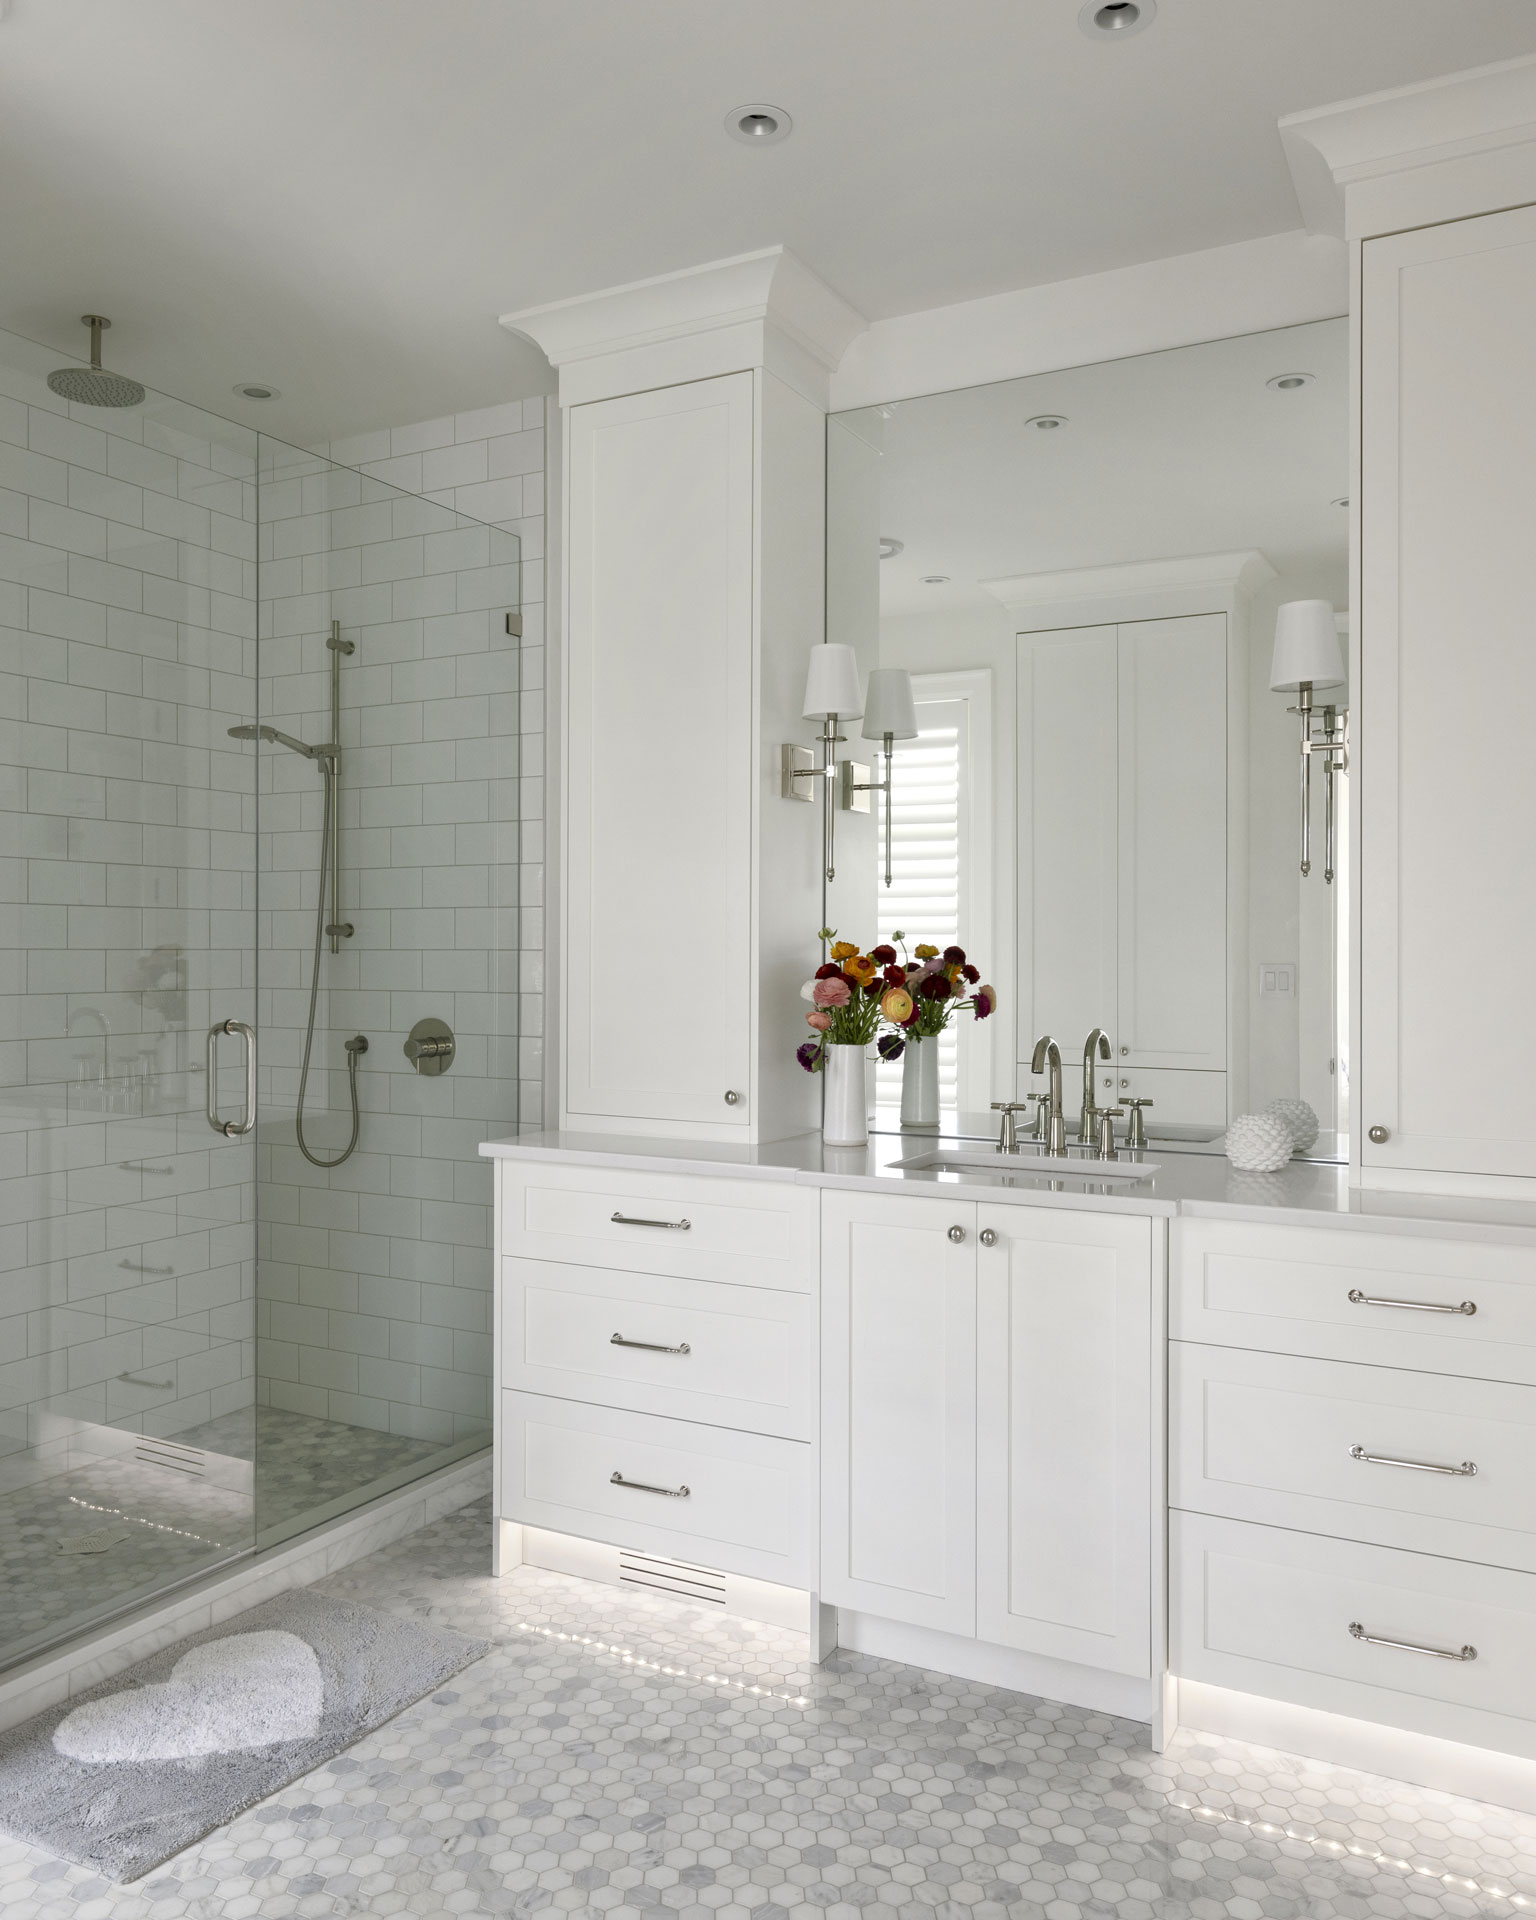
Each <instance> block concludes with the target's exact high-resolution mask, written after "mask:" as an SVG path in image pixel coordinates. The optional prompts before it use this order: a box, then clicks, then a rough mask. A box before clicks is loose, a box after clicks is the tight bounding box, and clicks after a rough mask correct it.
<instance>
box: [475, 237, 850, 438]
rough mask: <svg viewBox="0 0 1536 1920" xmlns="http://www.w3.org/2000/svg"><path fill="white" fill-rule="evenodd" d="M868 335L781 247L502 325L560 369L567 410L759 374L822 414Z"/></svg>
mask: <svg viewBox="0 0 1536 1920" xmlns="http://www.w3.org/2000/svg"><path fill="white" fill-rule="evenodd" d="M866 324H867V323H866V321H865V319H864V317H863V315H862V314H860V313H858V312H856V311H855V309H854V308H853V307H851V306H850V305H849V304H848V302H847V301H846V300H844V299H843V298H842V296H841V295H840V294H837V293H834V292H833V290H832V288H831V287H829V286H828V285H827V284H826V282H825V281H824V280H821V279H819V278H818V277H817V275H815V274H814V273H812V272H811V270H810V268H809V267H808V266H806V265H805V263H804V261H802V260H800V259H798V258H797V257H796V256H795V255H794V254H793V253H791V252H790V251H789V249H788V248H787V247H764V248H761V249H760V250H759V251H758V252H756V253H741V254H736V255H735V256H734V257H732V258H731V259H728V260H714V261H710V262H708V263H707V264H706V265H704V266H699V267H687V268H684V269H683V270H682V271H681V272H678V273H663V274H658V275H656V276H655V277H654V278H652V279H649V280H632V281H630V282H628V283H627V284H626V285H624V286H619V287H608V288H605V289H603V290H602V291H600V292H597V293H587V294H580V295H578V296H577V297H576V298H575V299H572V300H556V301H552V302H551V303H550V304H548V305H547V306H541V307H525V308H523V309H522V310H521V311H520V312H517V313H505V314H503V315H502V316H501V325H502V326H504V327H505V328H506V329H507V331H508V332H509V333H515V334H518V335H520V336H521V337H522V338H524V339H526V340H531V341H532V342H533V344H534V345H535V346H536V347H538V348H539V349H540V351H541V352H543V353H544V354H545V355H546V356H547V357H548V359H549V361H550V363H551V364H552V365H553V366H554V367H555V369H556V371H557V372H558V374H559V376H560V400H561V404H562V405H563V406H571V405H573V404H576V403H578V402H580V401H585V400H596V399H604V398H608V397H610V396H611V395H613V394H618V393H634V392H639V391H641V390H643V389H645V388H648V387H658V386H673V385H676V384H678V383H679V382H681V381H685V380H702V379H707V378H709V377H710V376H711V375H714V374H719V373H733V372H739V371H740V370H742V369H743V368H749V367H766V368H768V369H770V370H771V371H772V372H775V373H777V374H779V375H780V376H781V377H782V378H784V379H786V380H788V381H789V383H790V385H791V386H793V387H795V388H796V389H797V390H798V391H800V392H801V393H804V394H805V396H806V398H808V399H810V400H812V401H814V402H815V404H816V405H818V406H820V407H821V408H823V410H825V408H826V406H827V403H828V383H829V380H830V377H831V373H832V369H833V368H834V367H835V366H836V365H837V363H838V361H839V360H841V359H842V357H843V354H844V352H845V351H846V349H847V347H848V344H849V342H850V341H851V340H852V339H854V337H855V336H856V335H857V334H859V333H862V332H863V330H864V327H865V325H866Z"/></svg>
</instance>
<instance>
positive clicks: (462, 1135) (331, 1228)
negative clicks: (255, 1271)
mask: <svg viewBox="0 0 1536 1920" xmlns="http://www.w3.org/2000/svg"><path fill="white" fill-rule="evenodd" d="M545 415H546V402H545V401H544V400H542V399H536V400H531V401H523V402H519V401H513V402H510V403H507V404H505V405H502V406H498V407H492V408H486V409H482V410H480V411H478V412H476V413H473V414H460V415H457V416H454V417H448V418H444V419H441V420H432V421H423V422H419V423H417V424H415V425H413V426H408V427H401V428H395V429H393V430H389V431H385V432H380V433H375V434H369V435H365V436H361V437H359V438H357V439H354V440H352V441H348V442H338V443H335V444H333V445H331V446H330V447H325V448H318V449H315V450H314V454H315V456H316V457H315V458H314V459H312V460H311V461H309V462H305V461H303V460H302V459H300V458H297V457H296V456H295V455H294V453H293V450H291V449H272V451H273V454H274V457H275V456H276V455H277V454H278V453H280V454H281V455H282V465H281V467H276V466H275V467H274V469H273V471H272V472H271V473H270V474H264V475H263V486H262V540H263V543H264V545H263V553H262V561H263V565H262V588H261V590H262V617H263V621H264V622H265V623H267V624H265V625H264V626H263V630H262V643H261V668H262V674H263V685H262V693H261V699H262V717H263V719H264V720H268V721H270V722H271V723H272V724H275V725H277V726H279V727H282V728H283V729H284V730H285V731H288V732H292V733H295V734H297V735H298V736H299V737H300V738H303V739H311V740H313V739H318V738H320V737H321V735H322V734H323V733H324V732H325V731H326V730H327V728H328V726H329V718H328V700H329V691H328V671H329V656H328V654H327V652H326V649H325V636H326V632H327V631H328V622H329V620H330V619H332V618H335V619H337V620H339V621H340V622H341V630H342V634H343V637H344V638H346V639H348V640H351V641H354V642H355V643H356V651H355V653H353V654H352V655H351V656H350V657H348V658H346V659H345V660H344V661H343V664H342V693H341V712H342V718H341V739H342V744H343V747H344V749H345V752H344V758H343V771H342V802H341V806H342V811H341V823H342V832H341V850H342V853H341V868H342V878H341V903H342V918H343V920H346V921H350V922H351V924H352V925H353V927H354V928H355V932H354V935H353V936H352V938H351V939H350V940H348V941H346V942H344V943H343V945H344V951H343V953H342V954H341V955H339V956H337V957H336V958H334V959H333V958H332V957H331V956H330V955H329V954H328V953H327V954H326V955H325V957H324V959H323V961H322V974H321V979H322V991H321V999H320V1006H319V1009H318V1017H317V1026H316V1040H315V1060H316V1063H317V1066H320V1067H322V1068H323V1070H322V1071H319V1072H317V1071H316V1069H315V1068H314V1067H312V1069H311V1077H310V1090H309V1100H308V1105H307V1108H306V1138H307V1139H308V1140H309V1142H310V1145H311V1147H312V1148H313V1149H314V1150H315V1151H317V1152H319V1153H321V1154H322V1155H325V1156H327V1157H328V1156H330V1155H332V1154H334V1153H335V1152H336V1151H337V1150H338V1149H339V1148H340V1147H341V1146H342V1145H344V1144H345V1141H346V1138H347V1133H348V1130H349V1124H350V1117H349V1106H348V1096H347V1089H346V1074H345V1065H344V1062H345V1055H344V1053H343V1051H342V1042H343V1041H344V1040H345V1039H346V1038H347V1037H349V1036H350V1035H351V1034H353V1033H355V1032H361V1033H364V1034H366V1035H367V1036H368V1040H369V1050H368V1052H367V1053H366V1054H365V1055H364V1056H363V1057H362V1060H361V1070H360V1072H359V1076H358V1079H359V1087H360V1104H361V1108H362V1116H363V1117H362V1129H361V1138H360V1141H359V1145H358V1149H357V1151H356V1153H354V1154H353V1155H352V1157H351V1158H350V1159H349V1160H348V1161H346V1162H345V1163H344V1164H343V1165H342V1166H341V1167H339V1168H337V1169H335V1170H334V1171H332V1172H325V1171H323V1170H321V1169H318V1168H315V1167H314V1166H312V1165H310V1164H309V1163H308V1162H307V1161H306V1160H305V1159H304V1157H303V1156H302V1154H301V1153H300V1152H299V1149H298V1146H297V1144H296V1142H295V1140H294V1133H293V1122H292V1114H293V1108H294V1103H295V1101H296V1098H297V1092H298V1081H299V1070H300V1064H301V1060H302V1052H303V1041H304V1027H305V1017H306V1013H307V1007H308V983H309V965H310V953H311V950H312V943H313V938H314V914H315V889H316V884H317V881H318V857H319V852H318V850H319V834H320V824H321V816H322V808H323V799H322V790H321V783H320V779H319V777H318V774H317V773H316V771H315V769H314V768H313V766H311V765H310V764H309V763H307V762H304V761H302V760H300V759H298V758H297V757H295V756H291V755H287V754H281V753H264V754H263V756H262V759H263V771H264V777H265V778H267V779H269V780H270V782H271V786H270V789H264V791H263V803H262V804H263V809H264V811H263V820H262V825H263V839H262V853H261V872H262V929H261V944H262V956H261V959H262V965H261V978H262V985H263V1003H262V1008H261V1012H262V1034H263V1050H264V1058H265V1061H266V1063H267V1064H266V1067H265V1073H266V1076H267V1081H266V1085H265V1087H264V1092H263V1101H262V1112H263V1128H262V1148H261V1167H260V1182H261V1184H260V1193H259V1206H258V1214H259V1218H260V1221H261V1228H260V1232H261V1236H262V1241H261V1250H262V1264H261V1284H260V1293H259V1300H258V1307H257V1312H258V1333H259V1361H258V1368H257V1395H258V1398H259V1399H260V1400H261V1401H262V1402H263V1403H266V1404H270V1405H272V1406H275V1407H282V1408H286V1409H288V1410H290V1411H294V1412H300V1413H306V1414H313V1415H316V1416H318V1417H321V1418H328V1419H332V1420H340V1421H345V1422H347V1423H349V1424H351V1425H354V1426H370V1427H379V1428H383V1429H386V1430H388V1431H390V1432H393V1433H397V1434H401V1435H406V1436H409V1437H411V1438H415V1439H425V1440H432V1441H435V1442H439V1443H441V1444H450V1443H459V1444H461V1445H462V1444H467V1443H471V1442H473V1441H474V1440H476V1439H478V1438H481V1437H483V1436H484V1435H485V1433H486V1430H487V1428H488V1423H489V1419H490V1398H489V1396H490V1372H491V1356H490V1285H491V1267H490V1245H491V1228H490V1201H491V1192H490V1174H489V1168H488V1166H487V1165H486V1163H485V1162H483V1161H481V1160H480V1158H479V1156H478V1154H477V1152H476V1148H477V1146H478V1144H479V1142H480V1140H481V1139H483V1138H485V1137H486V1135H487V1134H488V1133H498V1132H507V1131H510V1130H511V1129H513V1128H514V1127H516V1126H518V1125H519V1124H520V1125H522V1126H523V1127H525V1128H527V1127H530V1126H531V1127H536V1126H538V1125H539V1123H540V1111H541V1105H542V1077H543V978H542V960H543V942H544V928H543V882H544V866H543V861H544V844H543V822H544V804H543V774H544V766H543V753H544V658H545V653H544V628H543V615H544V595H543V555H544V524H545V498H544V444H545V439H544V436H545V427H546V418H545ZM267 444H268V445H270V443H267ZM338 462H339V463H342V464H340V465H338V464H335V463H338ZM401 486H404V487H406V488H410V489H419V488H425V489H427V490H428V492H427V496H426V497H425V498H423V497H420V496H419V495H418V496H411V495H400V494H398V493H394V492H392V491H391V490H392V489H394V488H398V487H401ZM466 514H469V515H476V516H480V515H485V516H489V517H491V518H493V519H494V520H495V522H496V523H497V524H496V525H494V526H491V527H487V526H486V525H483V524H477V522H476V521H474V520H470V519H466V518H464V516H465V515H466ZM508 536H514V538H509V537H508ZM266 543H270V545H269V546H268V544H266ZM498 545H499V546H500V548H501V549H502V551H500V552H498V551H496V548H497V547H498ZM518 547H520V549H521V581H520V594H519V585H518V582H517V580H516V579H515V577H514V575H515V572H516V568H515V566H514V563H513V550H515V549H516V548H518ZM519 603H520V604H521V608H522V619H523V636H522V640H521V643H519V642H518V641H517V640H515V639H509V638H508V636H507V635H506V633H505V630H504V628H505V622H504V618H503V616H504V614H505V612H506V611H507V610H508V609H509V608H511V607H515V606H518V605H519ZM423 1016H435V1017H436V1018H439V1019H442V1020H445V1021H447V1023H448V1024H449V1025H450V1026H451V1027H452V1028H453V1030H454V1033H455V1037H456V1040H457V1047H458V1051H457V1053H456V1056H455V1059H454V1062H453V1066H452V1068H451V1069H450V1071H449V1072H448V1073H447V1074H445V1075H442V1076H441V1077H437V1078H428V1077H422V1076H418V1075H417V1074H416V1073H415V1072H414V1071H413V1070H412V1068H411V1066H410V1064H409V1063H408V1062H407V1060H406V1059H405V1057H404V1054H403V1052H402V1046H403V1042H404V1039H405V1037H406V1035H407V1033H408V1032H409V1030H410V1028H411V1026H412V1025H413V1024H414V1023H415V1021H416V1020H418V1019H420V1018H422V1017H423Z"/></svg>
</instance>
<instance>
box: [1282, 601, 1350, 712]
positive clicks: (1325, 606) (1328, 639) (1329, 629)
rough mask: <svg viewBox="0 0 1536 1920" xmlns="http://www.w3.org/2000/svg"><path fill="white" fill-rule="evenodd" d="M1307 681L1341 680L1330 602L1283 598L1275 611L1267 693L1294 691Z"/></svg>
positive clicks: (1332, 683) (1325, 683) (1338, 683)
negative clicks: (1273, 643) (1281, 604)
mask: <svg viewBox="0 0 1536 1920" xmlns="http://www.w3.org/2000/svg"><path fill="white" fill-rule="evenodd" d="M1308 684H1310V685H1312V686H1314V687H1341V686H1343V684H1344V655H1343V653H1342V652H1341V651H1340V648H1339V632H1338V627H1337V625H1336V623H1335V620H1334V613H1333V605H1332V603H1331V602H1330V601H1327V600H1287V601H1286V602H1285V604H1284V605H1283V606H1282V607H1280V608H1279V610H1278V611H1277V612H1276V614H1275V654H1274V661H1273V664H1272V665H1271V667H1270V670H1269V687H1270V691H1271V693H1296V692H1298V691H1299V690H1300V689H1301V688H1302V687H1303V686H1305V685H1308Z"/></svg>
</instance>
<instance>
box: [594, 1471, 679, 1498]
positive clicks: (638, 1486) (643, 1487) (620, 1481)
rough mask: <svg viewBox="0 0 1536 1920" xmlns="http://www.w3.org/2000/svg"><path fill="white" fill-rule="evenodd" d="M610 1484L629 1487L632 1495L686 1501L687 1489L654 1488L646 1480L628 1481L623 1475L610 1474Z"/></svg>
mask: <svg viewBox="0 0 1536 1920" xmlns="http://www.w3.org/2000/svg"><path fill="white" fill-rule="evenodd" d="M608 1484H609V1485H610V1486H613V1487H628V1488H629V1490H630V1492H631V1493H659V1494H661V1495H663V1496H664V1497H665V1498H666V1499H668V1500H686V1499H687V1498H688V1488H687V1487H653V1486H650V1485H649V1484H648V1483H647V1482H646V1481H644V1480H626V1479H625V1478H624V1476H623V1474H622V1473H610V1474H609V1476H608Z"/></svg>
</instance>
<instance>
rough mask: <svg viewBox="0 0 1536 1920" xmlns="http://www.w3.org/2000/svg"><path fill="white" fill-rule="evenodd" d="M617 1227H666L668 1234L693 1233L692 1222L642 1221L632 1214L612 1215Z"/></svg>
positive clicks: (610, 1216)
mask: <svg viewBox="0 0 1536 1920" xmlns="http://www.w3.org/2000/svg"><path fill="white" fill-rule="evenodd" d="M608 1217H609V1219H611V1220H612V1222H613V1224H614V1225H615V1226H616V1227H665V1228H666V1230H667V1232H668V1233H688V1232H691V1231H692V1228H693V1222H692V1221H691V1220H640V1219H637V1218H636V1216H635V1215H634V1214H632V1213H614V1214H610V1215H609V1216H608Z"/></svg>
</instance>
